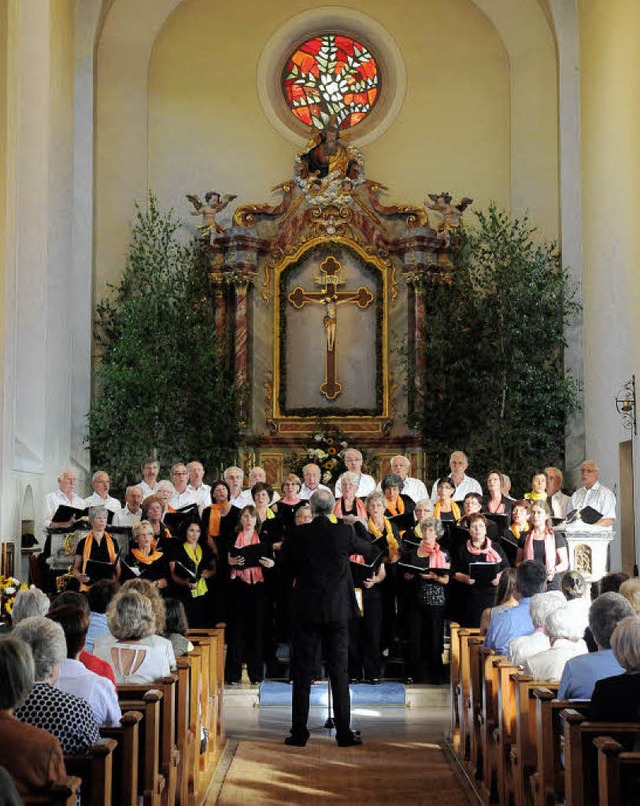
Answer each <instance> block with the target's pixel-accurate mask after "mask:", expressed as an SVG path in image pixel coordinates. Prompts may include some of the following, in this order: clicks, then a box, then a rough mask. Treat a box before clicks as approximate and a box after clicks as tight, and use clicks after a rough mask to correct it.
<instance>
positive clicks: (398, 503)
mask: <svg viewBox="0 0 640 806" xmlns="http://www.w3.org/2000/svg"><path fill="white" fill-rule="evenodd" d="M384 503H385V506H386V508H387V512H390V513H391V517H392V518H393V517H395V516H396V515H404V501H403V500H402V497H401V496H398V497H397V498H396V500H395V502H394V503H390V502H389V501H388V500H387V499H386V498H385V499H384Z"/></svg>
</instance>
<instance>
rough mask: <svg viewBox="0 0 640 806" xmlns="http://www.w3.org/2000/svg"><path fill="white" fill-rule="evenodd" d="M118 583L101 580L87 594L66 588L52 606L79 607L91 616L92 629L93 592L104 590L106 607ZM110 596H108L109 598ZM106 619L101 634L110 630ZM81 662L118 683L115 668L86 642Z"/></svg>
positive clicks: (80, 658)
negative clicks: (89, 649) (92, 650)
mask: <svg viewBox="0 0 640 806" xmlns="http://www.w3.org/2000/svg"><path fill="white" fill-rule="evenodd" d="M118 587H119V586H118V583H117V582H114V581H113V580H107V579H105V580H102V581H101V582H97V583H96V584H95V585H92V586H91V590H90V591H88V593H87V594H84V593H79V592H78V591H70V590H66V591H63V592H62V593H61V594H60V595H59V596H57V597H56V600H55V602H54V604H53V605H52V607H63V606H64V605H71V607H79V608H80V609H81V610H84V612H85V613H86V614H87V615H88V616H89V629H91V611H90V607H91V604H90V599H89V598H88V597H91V595H92V592H93V591H94V590H95V589H98V591H100V590H102V591H103V593H102V597H103V599H106V601H105V604H104V607H105V609H106V606H107V604H108V603H109V601H110V600H111V598H112V596H113V595H114V594H115V593H116V591H117V590H118ZM105 589H106V590H107V591H108V594H106V595H105V593H104V591H105ZM107 597H108V598H107ZM104 618H105V621H104V631H103V632H100V633H99V634H100V635H106V634H107V633H108V632H109V627H108V626H107V617H106V616H105V617H104ZM78 660H79V661H80V663H82V664H84V665H85V666H86V667H87V669H88V670H89V671H90V672H94V674H97V675H100V677H104V678H106V679H107V680H110V681H111V682H112V683H113V685H114V686H115V684H116V679H115V677H114V676H113V669H112V668H111V666H109V664H108V663H105V661H103V660H100V658H97V657H96V656H95V655H92V654H91V652H88V651H87V648H86V643H85V648H84V649H83V650H82V651H81V652H80V657H79V658H78Z"/></svg>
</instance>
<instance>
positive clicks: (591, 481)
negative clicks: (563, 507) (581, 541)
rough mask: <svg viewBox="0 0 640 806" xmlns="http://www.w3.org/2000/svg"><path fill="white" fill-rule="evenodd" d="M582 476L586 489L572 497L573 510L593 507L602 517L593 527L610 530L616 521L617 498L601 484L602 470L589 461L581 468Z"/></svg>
mask: <svg viewBox="0 0 640 806" xmlns="http://www.w3.org/2000/svg"><path fill="white" fill-rule="evenodd" d="M580 476H581V478H582V483H583V484H584V487H580V489H578V490H576V491H575V493H574V494H573V495H572V496H571V509H577V510H582V509H586V507H591V509H593V510H595V511H596V512H597V513H598V514H599V515H600V517H599V518H598V520H597V521H595V523H594V524H593V526H600V527H602V528H603V529H610V528H611V527H612V526H613V524H614V523H615V520H616V497H615V495H614V494H613V493H612V492H611V490H609V489H608V488H607V487H605V486H604V484H600V481H599V479H600V468H599V467H598V465H597V464H596V463H595V462H594V461H592V460H591V459H587V460H586V461H585V462H583V463H582V465H581V466H580Z"/></svg>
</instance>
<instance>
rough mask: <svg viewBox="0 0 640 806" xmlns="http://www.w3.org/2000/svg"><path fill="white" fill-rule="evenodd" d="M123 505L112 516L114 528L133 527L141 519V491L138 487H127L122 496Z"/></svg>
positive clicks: (136, 485) (135, 485)
mask: <svg viewBox="0 0 640 806" xmlns="http://www.w3.org/2000/svg"><path fill="white" fill-rule="evenodd" d="M124 500H125V502H126V503H125V505H124V507H123V508H122V509H121V510H120V511H119V512H116V514H115V515H114V516H113V525H114V526H133V524H134V523H138V521H139V520H140V519H141V518H142V508H141V506H140V504H141V503H142V489H141V487H140V485H138V484H134V485H132V486H131V487H127V491H126V493H125V494H124Z"/></svg>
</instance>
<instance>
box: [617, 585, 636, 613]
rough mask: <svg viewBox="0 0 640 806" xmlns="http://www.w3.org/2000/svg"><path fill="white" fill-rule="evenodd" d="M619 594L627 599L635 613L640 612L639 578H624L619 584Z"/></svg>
mask: <svg viewBox="0 0 640 806" xmlns="http://www.w3.org/2000/svg"><path fill="white" fill-rule="evenodd" d="M620 594H621V595H622V596H624V598H625V599H627V600H628V601H629V603H630V604H631V607H633V610H634V612H635V613H636V615H638V614H640V579H638V577H634V578H633V579H625V581H624V582H623V583H622V585H620Z"/></svg>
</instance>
